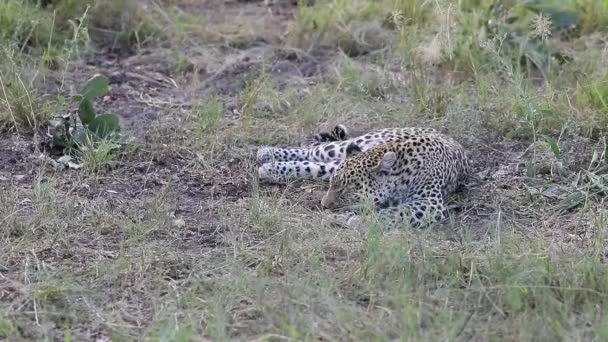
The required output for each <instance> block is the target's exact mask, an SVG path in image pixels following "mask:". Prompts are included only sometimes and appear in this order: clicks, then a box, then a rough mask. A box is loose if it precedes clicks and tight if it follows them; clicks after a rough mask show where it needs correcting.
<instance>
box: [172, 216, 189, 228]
mask: <svg viewBox="0 0 608 342" xmlns="http://www.w3.org/2000/svg"><path fill="white" fill-rule="evenodd" d="M173 226H175V227H176V228H183V227H185V226H186V221H184V220H183V219H181V218H178V219H175V220H173Z"/></svg>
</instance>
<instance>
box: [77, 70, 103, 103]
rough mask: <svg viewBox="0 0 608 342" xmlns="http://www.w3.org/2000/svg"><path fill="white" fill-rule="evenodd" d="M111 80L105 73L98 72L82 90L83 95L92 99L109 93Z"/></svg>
mask: <svg viewBox="0 0 608 342" xmlns="http://www.w3.org/2000/svg"><path fill="white" fill-rule="evenodd" d="M109 84H110V80H109V79H108V78H107V77H105V76H104V75H100V74H96V75H95V76H93V77H91V78H90V79H89V80H88V81H87V84H86V85H85V86H84V89H83V90H82V96H83V97H84V98H86V99H89V100H91V99H92V98H94V97H99V96H104V95H105V94H107V93H108V86H109Z"/></svg>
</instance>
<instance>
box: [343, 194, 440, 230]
mask: <svg viewBox="0 0 608 342" xmlns="http://www.w3.org/2000/svg"><path fill="white" fill-rule="evenodd" d="M375 216H376V218H377V221H378V223H379V224H380V225H381V226H382V227H383V228H384V230H391V229H398V228H403V227H404V226H410V227H413V228H423V227H426V226H429V225H432V224H434V223H437V222H440V221H442V220H443V219H444V218H445V217H446V216H447V209H446V208H445V206H444V204H443V200H442V199H441V198H437V197H419V198H416V199H413V200H411V201H408V202H405V203H402V204H400V205H399V206H396V207H390V208H385V209H380V210H379V211H378V212H377V213H376V214H375ZM336 221H337V222H339V223H341V224H344V225H347V226H350V227H353V228H358V229H361V226H362V224H363V223H364V219H363V217H362V216H360V215H349V216H347V217H344V216H336Z"/></svg>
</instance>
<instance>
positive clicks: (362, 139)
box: [258, 128, 469, 226]
mask: <svg viewBox="0 0 608 342" xmlns="http://www.w3.org/2000/svg"><path fill="white" fill-rule="evenodd" d="M258 162H260V163H261V164H262V165H261V166H260V167H259V169H258V174H259V177H260V179H270V180H284V179H289V178H294V177H317V178H322V179H325V180H329V181H330V187H329V190H328V192H327V193H326V194H325V196H324V197H323V199H322V201H321V202H322V205H323V206H324V207H327V208H335V207H351V208H352V207H354V206H356V205H357V204H358V203H361V200H364V201H368V202H371V203H373V205H374V206H375V207H376V208H378V209H379V217H380V218H381V219H382V220H383V221H385V222H386V223H387V224H388V225H395V224H402V223H409V224H411V225H414V226H418V225H421V224H424V223H432V222H436V221H439V220H441V219H443V218H444V217H445V215H446V208H445V204H444V198H445V196H446V195H447V194H448V193H450V192H453V191H454V190H455V189H456V187H457V186H458V185H459V184H461V183H462V182H463V181H464V179H465V178H466V176H467V175H468V169H469V162H468V159H467V156H466V153H465V151H464V149H463V148H462V146H461V145H460V144H458V143H457V142H456V141H454V140H453V139H452V138H450V137H448V136H445V135H443V134H441V133H439V132H438V131H436V130H434V129H430V128H387V129H381V130H377V131H374V132H370V133H368V134H365V135H362V136H359V137H355V138H351V139H345V140H342V141H332V142H327V143H319V144H317V145H314V146H310V147H308V148H291V149H282V148H263V149H260V150H259V151H258ZM356 219H358V218H357V217H355V220H356ZM350 221H351V222H352V221H353V220H352V219H351V220H350Z"/></svg>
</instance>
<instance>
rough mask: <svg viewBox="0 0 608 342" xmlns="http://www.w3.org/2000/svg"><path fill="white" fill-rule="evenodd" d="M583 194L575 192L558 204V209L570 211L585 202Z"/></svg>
mask: <svg viewBox="0 0 608 342" xmlns="http://www.w3.org/2000/svg"><path fill="white" fill-rule="evenodd" d="M585 197H586V196H585V194H584V193H582V192H581V191H575V192H573V193H571V194H569V195H568V196H566V197H565V198H564V199H562V200H561V201H560V202H559V208H560V209H562V210H568V209H572V208H574V207H576V206H578V205H580V204H581V203H583V202H584V201H585Z"/></svg>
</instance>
